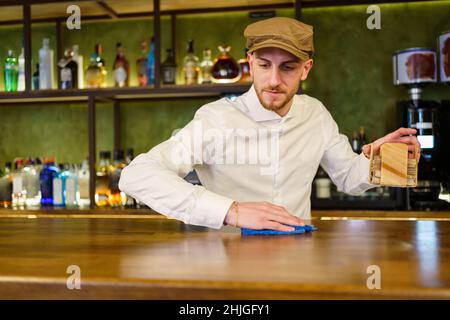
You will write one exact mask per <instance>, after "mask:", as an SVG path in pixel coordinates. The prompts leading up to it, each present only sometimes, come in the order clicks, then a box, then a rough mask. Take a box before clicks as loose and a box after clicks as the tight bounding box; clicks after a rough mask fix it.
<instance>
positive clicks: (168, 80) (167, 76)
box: [161, 48, 177, 84]
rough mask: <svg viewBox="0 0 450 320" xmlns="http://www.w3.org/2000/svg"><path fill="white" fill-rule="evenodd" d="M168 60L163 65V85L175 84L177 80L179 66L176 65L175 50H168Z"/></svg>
mask: <svg viewBox="0 0 450 320" xmlns="http://www.w3.org/2000/svg"><path fill="white" fill-rule="evenodd" d="M166 53H167V57H166V60H164V62H163V63H162V64H161V75H162V83H163V84H175V78H176V73H177V64H176V63H175V57H174V54H173V50H172V49H171V48H168V49H167V50H166Z"/></svg>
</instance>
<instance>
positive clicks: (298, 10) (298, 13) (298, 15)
mask: <svg viewBox="0 0 450 320" xmlns="http://www.w3.org/2000/svg"><path fill="white" fill-rule="evenodd" d="M303 1H304V0H303ZM303 1H302V0H295V2H294V11H295V19H297V20H301V19H302V2H303Z"/></svg>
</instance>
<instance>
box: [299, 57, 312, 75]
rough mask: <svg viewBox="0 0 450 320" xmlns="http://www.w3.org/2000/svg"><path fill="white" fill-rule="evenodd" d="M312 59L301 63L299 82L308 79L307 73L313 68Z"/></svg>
mask: <svg viewBox="0 0 450 320" xmlns="http://www.w3.org/2000/svg"><path fill="white" fill-rule="evenodd" d="M313 64H314V62H313V59H308V60H306V61H305V62H303V64H302V71H303V73H302V78H301V80H306V78H308V73H309V71H311V69H312V67H313Z"/></svg>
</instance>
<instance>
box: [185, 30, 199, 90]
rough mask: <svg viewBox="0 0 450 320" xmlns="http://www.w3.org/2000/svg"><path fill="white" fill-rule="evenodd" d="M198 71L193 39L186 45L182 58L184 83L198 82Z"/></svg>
mask: <svg viewBox="0 0 450 320" xmlns="http://www.w3.org/2000/svg"><path fill="white" fill-rule="evenodd" d="M199 73H200V67H199V59H198V57H197V56H196V55H195V54H194V40H192V39H191V40H189V41H188V45H187V54H186V56H185V57H184V59H183V74H184V83H185V84H187V85H190V84H198V76H199Z"/></svg>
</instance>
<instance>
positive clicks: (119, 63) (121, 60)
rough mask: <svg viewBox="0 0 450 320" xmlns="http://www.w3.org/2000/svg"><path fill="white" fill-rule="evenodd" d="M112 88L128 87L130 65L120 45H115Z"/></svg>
mask: <svg viewBox="0 0 450 320" xmlns="http://www.w3.org/2000/svg"><path fill="white" fill-rule="evenodd" d="M113 73H114V86H116V87H120V88H122V87H128V86H129V85H130V65H129V63H128V60H127V58H125V54H124V52H123V46H122V43H120V42H118V43H117V44H116V59H115V60H114V65H113Z"/></svg>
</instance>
